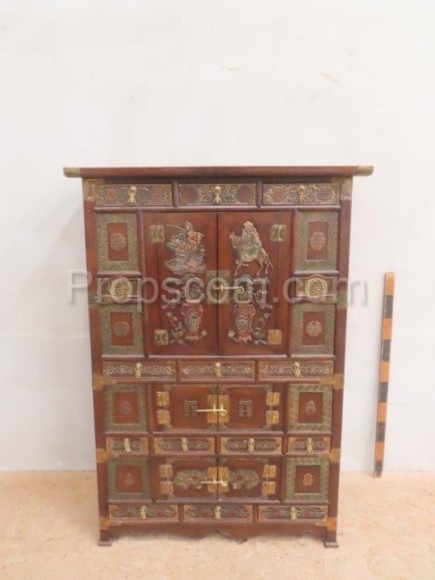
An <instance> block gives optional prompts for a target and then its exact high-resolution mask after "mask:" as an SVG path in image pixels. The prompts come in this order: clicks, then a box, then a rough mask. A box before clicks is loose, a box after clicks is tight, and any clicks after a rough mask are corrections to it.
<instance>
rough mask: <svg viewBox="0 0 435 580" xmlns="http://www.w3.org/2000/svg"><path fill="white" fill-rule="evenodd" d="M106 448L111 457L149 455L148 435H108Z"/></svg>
mask: <svg viewBox="0 0 435 580" xmlns="http://www.w3.org/2000/svg"><path fill="white" fill-rule="evenodd" d="M106 450H107V455H108V456H109V457H119V456H124V457H125V456H134V455H148V453H149V444H148V437H135V436H133V437H107V438H106Z"/></svg>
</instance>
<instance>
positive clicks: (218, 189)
mask: <svg viewBox="0 0 435 580" xmlns="http://www.w3.org/2000/svg"><path fill="white" fill-rule="evenodd" d="M221 192H222V188H221V187H220V186H219V185H216V186H215V188H214V192H213V201H214V203H215V204H216V205H219V204H221V203H222V201H223V200H222V195H221Z"/></svg>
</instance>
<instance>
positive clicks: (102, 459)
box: [96, 447, 107, 463]
mask: <svg viewBox="0 0 435 580" xmlns="http://www.w3.org/2000/svg"><path fill="white" fill-rule="evenodd" d="M96 456H97V463H106V461H107V451H106V450H105V449H103V448H102V447H97V450H96Z"/></svg>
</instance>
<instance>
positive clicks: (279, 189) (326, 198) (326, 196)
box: [263, 183, 340, 205]
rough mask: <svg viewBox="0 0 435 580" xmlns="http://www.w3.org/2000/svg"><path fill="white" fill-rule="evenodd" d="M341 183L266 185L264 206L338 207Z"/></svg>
mask: <svg viewBox="0 0 435 580" xmlns="http://www.w3.org/2000/svg"><path fill="white" fill-rule="evenodd" d="M339 201H340V184H339V183H269V184H268V183H265V184H264V185H263V203H264V205H336V204H338V203H339Z"/></svg>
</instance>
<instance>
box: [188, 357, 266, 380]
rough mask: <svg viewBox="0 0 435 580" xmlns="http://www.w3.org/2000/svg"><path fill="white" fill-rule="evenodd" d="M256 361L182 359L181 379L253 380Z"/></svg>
mask: <svg viewBox="0 0 435 580" xmlns="http://www.w3.org/2000/svg"><path fill="white" fill-rule="evenodd" d="M254 379H255V362H254V361H249V360H239V361H189V362H183V361H180V380H181V381H189V382H193V381H213V382H214V383H215V382H221V381H253V380H254Z"/></svg>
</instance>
